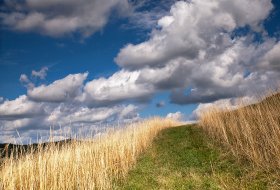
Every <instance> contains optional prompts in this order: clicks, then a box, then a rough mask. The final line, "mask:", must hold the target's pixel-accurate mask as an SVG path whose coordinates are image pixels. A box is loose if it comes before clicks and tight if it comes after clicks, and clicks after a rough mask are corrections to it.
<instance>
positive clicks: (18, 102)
mask: <svg viewBox="0 0 280 190" xmlns="http://www.w3.org/2000/svg"><path fill="white" fill-rule="evenodd" d="M44 114H45V110H44V108H43V107H42V104H41V103H35V102H32V101H30V100H28V98H27V96H26V95H22V96H19V97H18V98H17V99H15V100H6V101H4V102H3V103H2V104H0V120H15V119H20V118H32V117H35V116H41V115H44Z"/></svg>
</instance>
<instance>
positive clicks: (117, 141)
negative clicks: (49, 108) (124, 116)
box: [0, 118, 179, 190]
mask: <svg viewBox="0 0 280 190" xmlns="http://www.w3.org/2000/svg"><path fill="white" fill-rule="evenodd" d="M178 124H179V123H178V122H176V121H173V120H170V119H160V118H154V119H151V120H147V121H144V122H140V123H137V124H134V125H130V126H128V127H124V128H123V129H118V130H113V131H112V130H111V131H109V132H108V133H105V134H103V135H101V136H99V137H96V138H93V139H87V140H82V141H81V140H79V141H78V140H74V141H70V142H67V143H62V144H59V145H57V144H56V145H55V144H54V143H50V144H48V145H47V146H46V147H43V146H38V147H37V148H36V150H34V149H33V148H30V149H29V150H28V151H27V153H26V152H25V153H22V154H21V153H19V152H18V153H15V154H12V155H11V156H10V157H6V158H4V160H3V162H2V163H1V169H0V189H5V190H10V189H36V190H43V189H44V190H49V189H60V190H63V189H110V188H112V182H113V181H114V180H119V179H122V178H124V177H125V176H126V175H127V173H128V171H129V170H130V169H131V167H132V166H133V165H134V164H135V162H136V159H137V158H138V156H139V154H140V153H141V152H143V150H145V149H146V148H147V147H148V146H149V145H150V144H151V142H152V141H153V139H154V137H155V136H156V135H157V134H158V133H159V131H161V130H162V129H165V128H168V127H172V126H176V125H178Z"/></svg>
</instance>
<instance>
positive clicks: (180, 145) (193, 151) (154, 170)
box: [115, 125, 279, 190]
mask: <svg viewBox="0 0 280 190" xmlns="http://www.w3.org/2000/svg"><path fill="white" fill-rule="evenodd" d="M278 185H279V181H278V180H277V175H275V176H274V175H273V174H270V173H264V172H262V171H260V170H257V169H254V168H252V167H251V166H249V165H248V164H247V165H246V163H242V164H241V163H240V162H237V161H235V160H234V157H233V156H232V155H231V154H230V153H227V152H226V151H223V150H222V149H220V148H218V147H217V146H214V145H213V143H211V140H210V139H209V138H207V136H206V135H204V134H203V132H202V131H201V129H200V128H198V127H197V126H195V125H188V126H180V127H176V128H170V129H166V130H164V131H162V132H161V133H160V135H159V136H158V138H157V139H156V140H155V141H154V143H153V144H152V146H151V147H150V148H149V149H148V150H147V151H146V152H145V153H144V154H143V155H142V156H141V157H140V158H139V160H138V162H137V164H136V166H135V167H134V168H133V169H132V170H131V171H130V172H129V174H128V176H127V178H126V179H125V180H124V181H122V182H118V183H117V184H115V189H135V190H136V189H141V190H142V189H145V190H149V189H278V188H279V186H278Z"/></svg>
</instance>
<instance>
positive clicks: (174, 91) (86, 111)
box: [0, 0, 280, 139]
mask: <svg viewBox="0 0 280 190" xmlns="http://www.w3.org/2000/svg"><path fill="white" fill-rule="evenodd" d="M12 2H13V1H10V3H12ZM43 2H45V3H46V4H44V5H42V4H40V3H38V1H36V0H27V1H26V3H27V4H26V5H25V6H24V7H21V6H20V7H19V8H18V10H22V9H23V10H24V8H26V7H28V9H31V10H36V11H37V10H40V11H41V12H42V14H48V11H47V10H48V9H50V7H52V6H54V4H56V3H58V2H60V3H62V4H63V3H65V2H66V1H63V0H61V1H55V2H54V1H43ZM67 2H68V1H67ZM75 2H76V1H75ZM75 2H74V1H73V2H72V1H70V3H67V7H69V9H65V10H64V11H67V10H68V11H69V13H67V12H65V13H59V14H65V15H68V16H63V17H62V18H64V19H68V21H67V23H72V22H71V19H72V16H73V15H72V14H74V13H75V14H78V13H76V12H77V11H71V8H73V7H71V6H73V5H72V4H75ZM92 2H95V3H98V2H99V1H92ZM28 3H29V4H28ZM36 3H37V4H36ZM71 3H72V4H71ZM119 3H120V4H122V3H125V4H124V5H125V6H124V7H127V6H128V5H127V4H126V1H120V0H119V1H108V5H106V7H104V9H100V10H99V11H101V12H98V11H97V12H96V13H94V14H97V16H96V15H79V14H78V19H82V20H83V19H84V17H83V16H85V17H88V16H92V17H94V18H93V19H97V18H99V19H100V17H104V15H106V16H108V15H109V12H110V11H111V9H112V7H114V6H119ZM104 4H106V3H104ZM107 6H108V7H107ZM81 8H83V6H81ZM272 9H273V5H272V3H271V1H270V0H255V1H251V0H236V1H225V0H217V1H204V0H194V1H178V2H176V3H174V5H173V6H172V7H171V10H170V12H169V13H168V15H166V16H163V17H162V18H160V19H159V20H158V22H157V26H156V27H155V28H154V29H153V31H152V32H151V34H150V37H149V38H148V39H147V40H146V41H144V42H142V43H139V44H128V45H126V46H125V47H123V48H122V49H121V50H120V52H119V53H118V55H117V56H116V58H115V61H116V63H117V64H118V65H119V66H120V67H121V69H120V70H119V71H117V72H116V73H114V74H113V75H112V76H110V77H108V78H98V79H93V80H91V79H88V78H87V77H88V74H87V73H77V74H70V75H68V76H66V77H65V78H63V79H59V80H56V81H54V82H53V83H51V84H48V85H40V86H35V85H34V84H33V83H32V82H31V81H30V80H29V79H28V77H27V75H22V76H21V78H20V80H21V82H24V83H25V84H26V85H25V86H26V87H27V94H26V95H22V96H20V97H18V98H17V99H15V100H10V101H9V100H6V101H4V102H2V103H0V124H1V127H2V129H3V130H4V131H6V132H5V135H3V136H7V134H8V133H9V131H12V130H15V129H16V130H22V131H23V130H27V129H34V128H35V126H37V127H38V130H40V129H43V128H45V129H46V128H47V127H49V126H50V125H58V124H62V125H65V126H67V125H69V124H70V122H71V125H72V124H75V125H77V126H79V125H85V124H87V125H94V124H96V123H100V122H102V121H113V120H126V119H131V120H135V119H137V118H139V115H138V114H137V109H138V108H137V106H136V105H133V104H131V103H128V101H132V102H136V103H138V102H141V103H143V102H148V101H149V99H150V98H151V97H152V96H153V95H154V94H156V93H158V92H163V91H167V92H170V102H171V103H174V104H180V105H187V104H192V103H200V106H199V108H198V109H201V108H202V107H203V105H204V103H211V102H214V101H218V100H221V99H227V100H229V99H232V98H235V97H240V96H247V97H252V96H254V95H255V93H256V91H257V92H258V91H259V92H263V91H265V90H268V88H269V87H271V88H273V87H275V86H276V85H277V84H278V83H279V82H280V65H279V62H280V57H279V50H280V43H279V40H278V39H276V38H273V37H269V36H268V35H267V34H266V31H265V29H264V27H263V21H264V20H265V19H266V18H267V17H268V15H269V13H270V12H271V10H272ZM102 10H103V12H102ZM54 13H56V12H54ZM14 14H15V13H14V12H12V13H10V14H5V15H2V18H4V22H6V24H7V25H10V26H11V27H12V28H14V29H17V30H19V31H21V30H23V29H25V30H26V31H28V30H39V31H40V32H41V33H44V34H47V35H52V36H59V35H62V34H65V33H68V32H70V33H71V32H73V31H82V33H84V34H85V35H87V34H92V33H93V32H94V31H95V30H96V28H100V27H102V26H103V25H104V24H105V23H106V22H104V23H101V24H100V25H98V24H96V23H95V22H94V20H86V22H85V21H84V22H83V23H80V22H79V25H75V22H74V21H73V27H65V28H64V29H63V30H61V31H58V32H57V31H56V32H53V31H52V27H50V28H48V27H47V26H48V24H47V23H48V22H51V23H52V22H55V23H56V22H58V21H52V20H49V19H41V20H40V19H39V21H40V22H39V21H38V20H37V19H34V18H35V16H36V15H35V16H34V18H33V15H32V14H35V13H32V11H31V12H30V13H28V14H25V15H23V16H22V15H21V16H19V18H21V19H22V20H18V19H17V18H18V17H15V15H14ZM36 14H37V13H36ZM38 14H39V13H38ZM57 14H58V13H57ZM59 14H58V18H60V17H61V15H59ZM85 14H87V12H85ZM37 16H38V15H37ZM37 16H36V17H37ZM56 16H57V15H56V14H54V15H53V17H48V18H51V19H56ZM29 17H30V18H29ZM31 18H32V19H31ZM43 18H44V17H43ZM75 18H76V17H75ZM28 19H31V21H32V22H31V21H29V20H28ZM33 19H34V20H35V21H36V22H35V23H37V25H34V20H33ZM103 19H105V20H106V19H107V17H106V18H103ZM101 20H102V19H101ZM209 20H211V22H210V21H209ZM19 22H21V23H25V24H27V25H26V26H24V27H23V26H18V25H20V23H19ZM9 23H11V24H9ZM30 23H31V24H30ZM58 23H59V22H58ZM97 25H98V26H97ZM34 26H36V27H35V28H34ZM96 26H97V27H96ZM22 27H23V29H22ZM62 28H63V27H62ZM245 28H246V30H245ZM84 29H86V30H84ZM237 31H239V33H240V34H238V35H237V33H238V32H237ZM256 34H258V35H260V36H261V40H256V37H255V35H256ZM46 71H47V70H44V72H43V70H42V72H32V75H34V76H37V77H39V78H45V77H46V73H45V72H46ZM272 81H273V82H274V84H271V82H272ZM0 102H1V101H0ZM206 105H208V104H206ZM204 107H205V106H204ZM175 115H176V117H177V115H178V114H175ZM175 115H174V114H169V116H170V117H171V116H175ZM178 117H179V116H178ZM180 117H181V115H180ZM3 133H4V132H3ZM3 139H4V137H3Z"/></svg>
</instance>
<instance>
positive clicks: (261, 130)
mask: <svg viewBox="0 0 280 190" xmlns="http://www.w3.org/2000/svg"><path fill="white" fill-rule="evenodd" d="M200 126H201V127H202V128H203V129H204V131H206V132H207V134H209V136H210V137H212V138H214V139H216V140H218V141H220V142H221V143H222V144H223V145H225V146H226V147H227V148H229V149H230V150H231V152H232V153H233V154H234V155H235V156H236V158H238V159H246V160H248V161H250V162H251V163H252V164H253V165H255V166H257V167H259V168H262V169H265V170H278V171H279V169H280V94H279V93H275V94H272V95H270V96H267V97H265V98H263V99H262V100H261V101H260V102H259V103H256V104H252V105H247V106H242V105H241V106H239V108H238V109H234V110H232V109H231V108H224V109H219V108H216V107H212V108H210V109H209V110H207V111H205V112H204V113H203V114H202V116H201V118H200Z"/></svg>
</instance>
